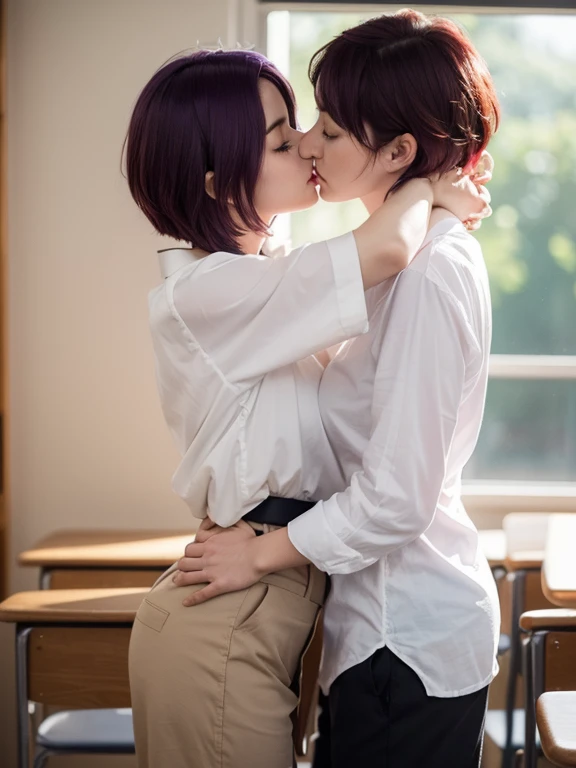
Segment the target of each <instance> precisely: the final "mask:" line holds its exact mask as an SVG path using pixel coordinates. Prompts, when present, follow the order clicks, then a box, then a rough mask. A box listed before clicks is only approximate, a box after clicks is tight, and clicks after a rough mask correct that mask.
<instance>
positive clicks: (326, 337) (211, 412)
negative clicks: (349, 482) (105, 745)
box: [126, 51, 486, 768]
mask: <svg viewBox="0 0 576 768" xmlns="http://www.w3.org/2000/svg"><path fill="white" fill-rule="evenodd" d="M300 140H301V134H300V133H299V131H298V130H297V124H296V116H295V104H294V97H293V93H292V90H291V88H290V86H289V84H288V83H287V82H286V80H285V79H284V78H283V77H282V76H281V75H280V73H279V72H278V71H277V70H276V69H275V68H274V67H273V66H272V65H271V64H270V63H269V62H268V61H267V60H266V59H265V58H264V57H263V56H261V55H259V54H257V53H254V52H246V51H231V52H226V51H216V52H198V53H194V54H191V55H187V56H183V57H181V58H178V59H176V60H174V61H171V62H170V63H168V64H166V65H165V66H164V67H162V68H161V69H160V70H159V71H158V72H157V73H156V74H155V75H154V77H153V78H152V79H151V80H150V82H149V83H148V84H147V85H146V87H145V88H144V90H143V92H142V93H141V95H140V96H139V98H138V101H137V103H136V106H135V109H134V112H133V115H132V119H131V122H130V126H129V130H128V136H127V154H126V158H127V173H128V181H129V185H130V190H131V192H132V195H133V197H134V199H135V201H136V203H137V204H138V205H139V207H140V208H141V209H142V210H143V212H144V213H145V214H146V216H147V217H148V219H149V220H150V221H151V222H152V224H153V225H154V227H155V228H156V230H157V231H158V232H159V233H161V234H163V235H168V236H170V237H172V238H175V239H177V240H180V241H184V242H186V243H188V244H189V245H190V246H191V248H190V249H171V250H168V251H166V252H164V253H162V254H161V268H162V273H163V278H164V280H163V283H162V285H160V286H159V287H158V288H156V289H155V290H154V291H152V293H151V295H150V325H151V331H152V337H153V343H154V350H155V356H156V369H157V380H158V386H159V390H160V397H161V401H162V406H163V410H164V415H165V417H166V421H167V423H168V425H169V427H170V429H171V431H172V434H173V436H174V438H175V440H176V442H177V444H178V446H179V448H180V450H181V453H182V462H181V464H180V466H179V467H178V469H177V471H176V473H175V476H174V479H173V486H174V489H175V490H176V492H177V493H178V494H179V495H180V496H181V497H182V498H183V499H184V500H185V501H186V502H187V504H188V505H189V507H190V510H191V511H192V514H193V515H194V516H195V517H197V518H206V517H207V516H209V517H210V519H211V520H212V521H214V522H215V523H217V524H218V525H219V526H220V528H226V529H227V530H228V531H230V532H233V533H234V534H235V536H240V537H242V536H245V537H246V538H253V537H255V536H258V535H259V534H261V533H269V532H270V531H272V530H276V529H277V528H278V527H282V526H285V525H286V524H287V523H288V522H290V521H291V520H293V519H294V518H295V517H297V516H298V515H299V514H300V513H302V512H303V511H305V510H307V509H308V508H310V507H311V506H312V505H313V501H312V500H313V499H314V500H316V499H324V498H328V497H329V496H330V495H331V494H332V493H334V492H335V491H336V490H343V489H344V487H345V481H344V477H343V474H342V471H341V467H340V464H339V462H338V460H337V458H336V456H335V454H334V452H333V450H332V448H331V446H330V444H329V442H328V440H327V438H326V434H325V432H324V428H323V426H322V421H321V419H320V413H319V408H318V387H319V383H320V378H321V374H322V370H323V368H322V366H321V365H320V363H319V361H318V359H317V357H316V356H315V353H317V352H319V351H321V350H324V349H326V348H328V347H330V346H332V345H334V344H336V343H338V342H340V341H343V340H345V339H348V338H351V337H354V336H357V335H359V334H362V333H365V332H366V330H367V310H366V301H365V291H366V290H367V289H369V288H371V287H373V286H375V285H377V284H379V283H381V282H382V281H384V280H386V279H387V278H389V277H391V276H393V275H396V274H397V273H398V272H399V271H400V270H402V269H403V268H405V267H406V266H407V264H408V263H409V262H410V260H411V259H412V257H413V256H414V255H415V253H416V252H417V250H418V248H419V246H420V245H421V243H422V241H423V239H424V237H425V234H426V230H427V227H428V223H429V216H430V210H431V207H432V203H433V202H434V203H436V204H441V203H444V204H445V205H448V206H450V208H451V209H452V210H454V212H455V213H458V212H459V211H461V213H460V216H461V218H462V219H467V218H468V217H469V215H470V214H476V215H483V214H484V213H485V210H486V204H485V201H484V199H483V196H482V195H480V194H478V193H477V192H476V190H475V188H474V186H473V185H472V184H470V185H469V189H468V191H467V192H462V191H458V192H457V194H456V195H454V192H453V187H452V184H451V181H450V179H444V180H441V181H439V182H437V183H436V184H435V185H434V187H433V185H432V184H431V183H430V182H429V181H428V180H426V179H420V178H419V179H413V180H411V181H409V182H408V183H407V184H405V185H404V186H402V187H401V188H400V189H398V191H397V192H395V193H394V194H393V195H391V196H390V197H389V199H388V200H387V202H386V203H385V204H384V205H382V206H380V207H379V208H378V210H376V211H375V212H374V214H373V215H372V216H371V217H370V218H369V219H368V220H367V221H366V222H365V223H364V224H363V225H362V226H360V227H359V228H358V229H357V230H355V231H354V232H353V233H348V234H345V235H343V236H341V237H337V238H335V239H333V240H329V241H326V242H321V243H316V244H315V245H310V246H306V247H303V248H300V249H298V250H296V251H293V252H291V253H290V254H288V255H287V256H285V257H281V258H276V259H272V258H268V257H266V256H263V255H261V248H262V245H263V242H264V239H265V237H266V236H267V234H268V231H269V226H270V224H271V222H272V220H273V218H274V216H275V215H277V214H278V213H285V212H290V211H296V210H300V209H303V208H306V207H309V206H311V205H313V204H314V203H315V202H316V200H317V191H316V184H317V177H316V175H315V173H314V168H313V163H312V160H311V159H303V158H302V157H301V156H300V155H299V152H298V145H299V143H300ZM409 153H410V147H409V146H408V145H405V144H403V143H402V142H399V143H398V145H397V147H396V150H395V153H394V157H393V158H392V159H391V160H390V163H391V166H390V167H391V169H394V171H395V172H396V173H397V174H398V175H401V173H402V171H403V170H404V169H405V167H406V166H407V164H409V162H410V156H409ZM223 536H226V534H225V533H224V534H223ZM175 567H176V566H174V567H173V568H172V569H169V571H167V572H166V574H164V576H163V577H161V579H160V580H159V581H158V582H157V583H156V585H155V586H154V587H153V589H152V591H151V593H150V594H149V596H148V597H147V598H146V599H145V600H144V602H143V603H142V606H141V608H140V610H139V611H138V614H137V618H136V622H135V625H134V631H133V634H132V641H131V646H130V679H131V689H132V704H133V713H134V727H135V737H136V750H137V756H138V762H139V766H140V768H152V767H153V768H216V766H219V768H248V767H250V768H290V766H291V765H292V761H293V749H292V744H291V730H292V726H291V721H290V715H291V713H293V711H294V710H295V708H296V706H297V694H296V686H295V680H296V677H297V672H298V669H299V664H300V658H301V655H302V652H303V649H304V647H305V645H306V643H307V641H308V639H309V637H310V635H311V632H312V630H313V628H314V625H315V621H316V617H317V614H318V611H319V608H320V606H321V605H322V604H323V602H324V595H325V591H326V584H325V576H324V574H322V573H321V572H320V571H319V570H318V569H317V568H315V567H314V566H311V565H304V566H301V567H300V566H299V567H295V568H287V569H283V570H281V571H279V572H278V573H275V574H271V575H269V576H265V577H264V578H263V579H262V580H260V581H258V582H257V583H256V584H254V585H253V586H251V587H250V588H248V589H241V590H238V591H235V592H232V593H230V594H227V595H223V596H221V597H218V598H216V599H215V600H213V601H210V602H208V603H205V604H203V605H200V606H197V607H195V608H193V609H190V608H184V606H183V604H182V598H183V596H184V595H183V594H182V591H181V590H180V589H178V588H177V586H176V585H175V584H174V583H173V579H172V578H170V576H171V575H172V573H173V571H174V569H175ZM190 591H191V592H194V591H195V590H194V589H191V590H190Z"/></svg>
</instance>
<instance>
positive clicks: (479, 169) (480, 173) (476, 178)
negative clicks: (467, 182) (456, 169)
mask: <svg viewBox="0 0 576 768" xmlns="http://www.w3.org/2000/svg"><path fill="white" fill-rule="evenodd" d="M493 171H494V158H493V157H492V155H491V154H490V153H489V152H487V151H486V150H484V152H482V154H481V155H480V158H479V160H478V162H477V163H476V165H475V166H474V168H473V169H472V171H471V173H470V178H471V179H472V181H473V182H474V184H487V183H488V182H489V181H490V180H491V179H492V173H493Z"/></svg>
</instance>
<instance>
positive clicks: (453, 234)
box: [405, 222, 488, 300]
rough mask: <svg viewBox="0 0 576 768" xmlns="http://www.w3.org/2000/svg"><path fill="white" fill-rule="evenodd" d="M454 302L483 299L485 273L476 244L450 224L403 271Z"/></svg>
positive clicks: (476, 242)
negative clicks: (472, 297)
mask: <svg viewBox="0 0 576 768" xmlns="http://www.w3.org/2000/svg"><path fill="white" fill-rule="evenodd" d="M405 272H407V273H412V274H413V275H414V277H416V275H418V277H419V278H420V279H422V280H424V281H425V282H426V283H429V284H431V285H434V286H435V287H436V288H437V289H438V290H439V291H442V292H444V293H446V294H447V295H449V296H451V297H452V298H454V299H455V300H461V299H462V298H464V297H465V296H471V295H476V294H478V293H480V294H482V295H485V294H486V292H487V290H488V273H487V270H486V265H485V263H484V257H483V255H482V248H481V246H480V243H479V242H478V240H477V239H476V238H475V237H474V236H473V235H471V234H470V233H469V232H467V231H466V229H465V228H464V227H463V226H462V224H461V223H460V222H454V223H453V224H452V225H451V226H450V225H449V226H448V227H447V228H445V229H444V231H440V232H439V233H438V234H436V235H435V236H434V237H433V238H432V239H431V240H429V241H428V243H425V245H424V247H423V248H422V250H421V251H420V253H419V254H418V255H417V256H416V258H415V259H414V260H413V261H412V263H411V264H410V266H409V267H408V268H407V269H406V270H405Z"/></svg>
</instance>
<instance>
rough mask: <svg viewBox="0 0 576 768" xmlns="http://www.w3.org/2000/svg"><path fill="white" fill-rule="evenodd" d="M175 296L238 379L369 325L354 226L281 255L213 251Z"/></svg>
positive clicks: (200, 338)
mask: <svg viewBox="0 0 576 768" xmlns="http://www.w3.org/2000/svg"><path fill="white" fill-rule="evenodd" d="M173 302H174V309H175V310H176V312H177V313H178V315H179V316H180V317H181V318H182V320H183V322H184V323H185V325H186V326H187V327H188V329H189V330H190V332H191V333H192V335H193V336H194V338H195V339H196V341H197V342H198V344H199V345H200V346H201V347H202V349H203V350H204V352H205V353H206V354H207V355H208V356H209V357H210V359H211V360H212V362H213V363H214V365H216V366H217V368H218V369H219V370H220V372H221V373H222V374H223V376H224V377H225V378H226V379H227V380H228V381H229V382H231V383H236V384H237V383H240V382H251V381H253V380H254V379H257V378H258V377H261V376H263V375H265V374H266V373H269V372H270V371H272V370H275V369H277V368H280V367H282V366H284V365H288V364H290V363H294V362H296V361H297V360H300V359H302V358H304V357H306V356H307V355H311V354H313V353H314V352H317V351H318V350H321V349H324V348H326V347H329V346H332V345H333V344H336V343H338V342H340V341H344V340H345V339H348V338H351V337H353V336H358V335H359V334H361V333H364V332H366V330H367V329H368V318H367V312H366V301H365V298H364V287H363V283H362V273H361V270H360V262H359V258H358V251H357V248H356V241H355V239H354V235H353V234H352V233H348V234H346V235H343V236H341V237H337V238H334V239H332V240H327V241H324V242H321V243H315V244H312V245H308V246H305V247H303V248H300V249H297V250H295V251H292V252H291V253H290V254H288V255H287V256H284V257H279V258H276V259H274V258H269V257H266V256H251V255H245V256H244V255H243V256H238V255H235V254H224V253H221V254H218V253H216V254H212V255H211V256H208V257H206V258H205V259H204V261H203V263H201V264H200V265H199V266H198V267H197V268H196V269H194V270H187V271H186V272H185V273H184V274H183V276H182V277H181V278H180V279H179V280H178V281H177V283H176V285H175V288H174V293H173Z"/></svg>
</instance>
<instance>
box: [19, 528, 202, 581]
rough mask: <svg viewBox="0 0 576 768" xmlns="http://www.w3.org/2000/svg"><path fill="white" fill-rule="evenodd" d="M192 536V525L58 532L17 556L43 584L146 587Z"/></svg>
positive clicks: (177, 557) (180, 554)
mask: <svg viewBox="0 0 576 768" xmlns="http://www.w3.org/2000/svg"><path fill="white" fill-rule="evenodd" d="M191 541H194V532H193V531H192V530H179V531H174V530H154V531H146V530H142V531H134V530H131V531H126V530H68V531H66V530H65V531H56V532H55V533H52V534H50V535H49V536H46V537H45V538H44V539H42V540H41V541H39V542H38V544H37V545H36V546H35V547H34V548H33V549H29V550H27V551H26V552H22V554H21V555H20V557H19V558H18V563H19V565H22V566H28V567H29V566H33V567H37V568H40V572H41V576H40V585H41V588H42V589H48V588H50V589H78V588H83V589H100V588H112V587H149V586H151V585H152V584H153V583H154V581H155V580H156V579H157V578H158V576H159V575H160V574H161V573H162V572H163V571H164V570H166V568H168V567H169V566H170V565H172V563H174V562H175V561H176V560H178V559H179V558H180V557H183V555H184V548H185V547H186V544H189V543H190V542H191Z"/></svg>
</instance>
